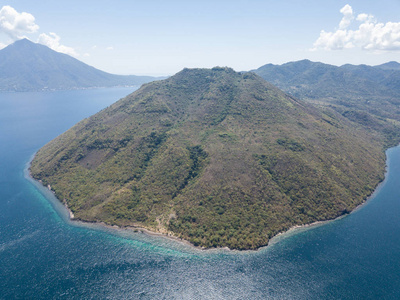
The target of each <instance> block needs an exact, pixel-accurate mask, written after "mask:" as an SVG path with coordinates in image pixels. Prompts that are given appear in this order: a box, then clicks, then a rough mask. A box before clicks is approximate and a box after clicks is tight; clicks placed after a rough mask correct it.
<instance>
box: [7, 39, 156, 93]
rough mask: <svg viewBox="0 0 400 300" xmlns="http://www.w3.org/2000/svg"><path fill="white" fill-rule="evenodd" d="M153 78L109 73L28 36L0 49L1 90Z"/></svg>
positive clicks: (105, 84) (64, 87)
mask: <svg viewBox="0 0 400 300" xmlns="http://www.w3.org/2000/svg"><path fill="white" fill-rule="evenodd" d="M155 79H156V78H154V77H149V76H134V75H130V76H122V75H113V74H109V73H106V72H103V71H100V70H97V69H95V68H93V67H91V66H89V65H87V64H84V63H83V62H80V61H79V60H77V59H75V58H73V57H71V56H69V55H66V54H62V53H59V52H56V51H54V50H51V49H50V48H48V47H46V46H43V45H41V44H35V43H33V42H31V41H29V40H27V39H23V40H19V41H17V42H15V43H14V44H11V45H9V46H7V47H6V48H4V49H2V50H0V91H39V90H68V89H81V88H92V87H111V86H125V85H141V84H143V83H146V82H149V81H153V80H155Z"/></svg>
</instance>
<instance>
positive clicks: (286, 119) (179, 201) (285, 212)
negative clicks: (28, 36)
mask: <svg viewBox="0 0 400 300" xmlns="http://www.w3.org/2000/svg"><path fill="white" fill-rule="evenodd" d="M351 124H352V123H351V122H350V121H348V120H347V119H346V118H344V117H342V116H341V115H340V114H337V113H336V112H334V111H331V110H326V111H320V110H317V109H315V108H313V107H311V106H309V105H307V104H305V103H303V102H302V101H299V100H296V99H295V98H293V97H291V96H288V95H286V94H284V93H283V92H281V91H280V90H279V89H277V88H276V87H274V86H272V85H271V84H269V83H267V82H265V81H264V80H263V79H262V78H260V77H258V76H257V75H255V74H252V73H246V74H240V73H236V72H234V71H233V70H232V69H229V68H219V67H217V68H213V69H211V70H209V69H184V70H183V71H181V72H179V73H178V74H176V75H175V76H173V77H170V78H168V79H166V80H163V81H157V82H152V83H149V84H146V85H144V86H142V87H141V88H140V89H139V90H137V91H136V92H134V93H133V94H131V95H129V96H127V97H126V98H124V99H122V100H120V101H118V102H116V103H115V104H113V105H111V106H110V107H108V108H106V109H104V110H103V111H101V112H99V113H98V114H96V115H94V116H92V117H90V118H88V119H85V120H83V121H81V122H80V123H78V124H77V125H75V126H74V127H73V128H71V129H70V130H68V131H67V132H65V133H64V134H62V135H61V136H59V137H57V138H56V139H54V140H53V141H51V142H50V143H48V144H47V145H45V146H44V147H43V148H42V149H40V150H39V151H38V153H37V154H36V156H35V158H34V159H33V161H32V165H31V173H32V175H33V177H34V178H36V179H40V180H42V182H43V184H45V185H48V184H50V185H51V187H52V189H53V190H54V191H55V193H56V196H57V197H58V198H59V199H60V200H62V201H64V202H66V203H67V204H68V206H69V207H70V209H71V210H72V211H73V213H74V215H75V217H76V218H77V219H80V220H85V221H103V222H105V223H107V224H116V225H120V226H140V227H145V228H148V229H150V230H153V231H156V232H162V233H168V234H172V235H174V236H178V237H181V238H183V239H186V240H189V241H190V242H192V243H193V244H195V245H199V246H204V247H217V246H221V247H224V246H227V247H229V248H232V249H255V248H258V247H260V246H264V245H266V244H267V243H268V240H269V239H270V238H271V237H273V236H274V235H276V234H277V233H279V232H282V231H284V230H287V229H289V228H290V227H292V226H293V225H298V224H306V223H312V222H315V221H319V220H328V219H333V218H335V217H338V216H340V215H342V214H346V213H348V212H350V211H351V210H352V209H354V208H355V207H356V206H357V205H359V204H360V203H362V202H363V201H364V200H365V199H366V198H367V197H368V196H369V195H370V194H371V193H372V192H373V190H374V189H375V187H376V186H377V184H378V183H379V182H380V181H381V180H382V179H383V175H384V166H385V155H384V152H383V140H382V139H380V138H379V137H378V136H374V137H371V136H369V135H367V134H366V133H365V132H364V131H363V130H362V129H360V128H358V129H357V128H354V127H352V125H351Z"/></svg>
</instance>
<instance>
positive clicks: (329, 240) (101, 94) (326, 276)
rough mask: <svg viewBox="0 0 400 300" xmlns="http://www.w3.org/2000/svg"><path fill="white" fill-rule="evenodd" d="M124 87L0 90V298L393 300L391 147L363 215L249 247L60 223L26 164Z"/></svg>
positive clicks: (399, 287)
mask: <svg viewBox="0 0 400 300" xmlns="http://www.w3.org/2000/svg"><path fill="white" fill-rule="evenodd" d="M133 90H134V88H115V89H92V90H78V91H57V92H35V93H0V299H400V147H397V148H392V149H389V150H388V151H387V157H388V161H387V163H388V173H387V174H386V180H385V181H384V182H383V184H381V185H380V187H379V188H378V189H377V191H376V192H375V194H374V196H373V197H372V198H371V199H370V200H369V201H368V203H367V204H366V205H364V206H363V207H362V208H361V209H359V210H357V211H356V212H354V213H352V214H350V215H348V216H346V217H344V218H342V219H339V220H336V221H333V222H329V223H326V224H324V225H321V226H315V227H309V228H307V229H300V230H297V231H292V232H289V233H288V234H284V235H281V236H279V237H278V238H276V239H274V241H273V243H272V245H271V246H268V247H265V248H262V249H260V250H258V251H244V252H239V251H228V250H207V251H201V250H197V249H195V248H192V247H190V246H188V245H185V244H183V243H180V242H176V241H172V240H169V239H167V238H163V237H152V236H148V235H146V234H143V233H133V232H129V231H118V230H112V229H106V228H102V227H100V226H97V225H91V226H89V225H83V224H78V223H75V222H71V221H69V220H68V213H67V212H66V210H65V209H64V208H63V207H62V205H60V203H59V202H58V201H57V200H56V199H54V197H53V195H52V194H51V193H50V192H49V191H48V190H46V189H45V188H43V187H41V186H40V185H38V184H36V183H35V182H33V181H32V180H29V177H28V176H27V174H26V171H25V170H26V167H27V163H28V162H29V161H30V159H31V157H32V155H33V154H34V153H35V152H36V151H37V150H38V149H39V148H40V147H42V146H43V145H44V144H45V143H47V142H48V141H50V140H51V139H53V138H54V137H56V136H57V135H59V134H61V133H62V132H64V131H65V130H67V129H68V128H70V127H71V126H72V125H74V124H75V123H76V122H78V121H80V120H81V119H83V118H86V117H88V116H90V115H92V114H94V113H96V112H97V111H99V110H101V109H103V108H105V107H107V106H108V105H110V104H112V103H113V102H115V101H116V100H118V99H120V98H122V97H123V96H125V95H127V94H129V93H130V92H132V91H133Z"/></svg>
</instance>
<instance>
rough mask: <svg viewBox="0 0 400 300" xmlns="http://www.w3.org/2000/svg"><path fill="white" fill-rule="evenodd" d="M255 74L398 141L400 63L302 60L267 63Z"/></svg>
mask: <svg viewBox="0 0 400 300" xmlns="http://www.w3.org/2000/svg"><path fill="white" fill-rule="evenodd" d="M253 72H254V73H256V74H258V75H260V76H261V77H262V78H264V79H265V80H267V81H269V82H271V83H272V84H274V85H276V86H277V87H279V88H281V89H282V90H284V91H285V92H287V93H289V94H291V95H292V96H295V97H296V98H299V99H302V100H305V101H307V102H310V103H312V104H314V105H317V106H325V107H331V108H333V109H335V110H336V111H337V112H339V113H341V114H342V115H343V116H345V117H347V118H348V119H350V120H351V121H354V122H356V123H359V124H361V125H362V126H364V127H367V128H369V129H374V130H377V131H378V132H380V133H383V134H385V135H386V137H387V140H388V145H389V144H391V145H393V143H397V142H398V138H399V137H400V135H399V133H398V132H399V129H398V126H399V125H400V64H399V63H397V62H388V63H385V64H382V65H378V66H367V65H350V64H346V65H343V66H341V67H337V66H333V65H328V64H324V63H320V62H312V61H309V60H301V61H296V62H289V63H286V64H283V65H273V64H267V65H264V66H262V67H260V68H258V69H257V70H253Z"/></svg>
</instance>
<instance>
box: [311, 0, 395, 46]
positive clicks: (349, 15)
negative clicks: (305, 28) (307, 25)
mask: <svg viewBox="0 0 400 300" xmlns="http://www.w3.org/2000/svg"><path fill="white" fill-rule="evenodd" d="M340 12H341V13H342V14H343V18H342V20H341V21H340V23H339V29H338V30H336V31H334V32H326V31H324V30H322V31H321V33H320V35H319V38H318V39H317V40H316V41H315V43H314V47H313V48H312V49H311V50H313V51H315V50H318V49H323V50H342V49H348V48H355V47H358V48H361V49H363V50H374V51H376V50H400V22H397V23H396V22H387V23H378V22H377V21H376V20H375V18H374V16H372V15H369V14H365V13H362V14H359V15H357V17H356V18H354V15H353V10H352V8H351V6H350V5H348V4H346V5H345V6H344V7H343V8H342V9H341V10H340ZM354 19H355V20H356V21H357V22H359V23H360V24H359V25H358V28H356V29H355V30H351V29H348V27H349V26H350V25H351V24H352V23H353V21H354Z"/></svg>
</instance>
